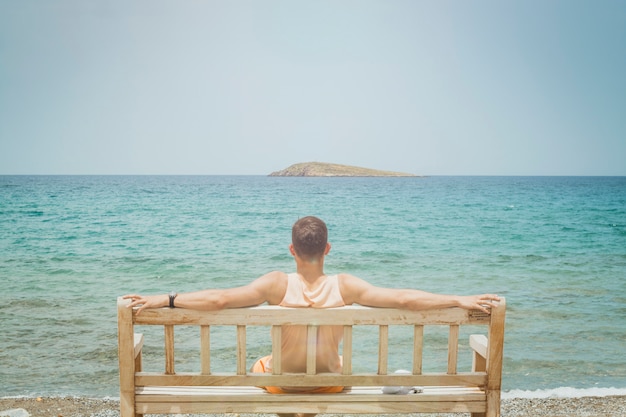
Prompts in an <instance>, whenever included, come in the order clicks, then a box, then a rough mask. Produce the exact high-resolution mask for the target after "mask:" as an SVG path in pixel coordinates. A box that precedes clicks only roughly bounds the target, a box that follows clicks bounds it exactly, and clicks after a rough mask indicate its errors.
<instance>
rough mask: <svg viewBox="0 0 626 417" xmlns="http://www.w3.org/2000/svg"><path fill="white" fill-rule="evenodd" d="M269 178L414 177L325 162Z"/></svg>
mask: <svg viewBox="0 0 626 417" xmlns="http://www.w3.org/2000/svg"><path fill="white" fill-rule="evenodd" d="M269 176H270V177H415V176H416V175H414V174H407V173H403V172H393V171H380V170H377V169H370V168H361V167H355V166H350V165H340V164H329V163H325V162H303V163H299V164H294V165H291V166H290V167H288V168H285V169H283V170H281V171H276V172H272V173H271V174H270V175H269Z"/></svg>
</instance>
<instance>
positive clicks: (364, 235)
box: [0, 176, 626, 397]
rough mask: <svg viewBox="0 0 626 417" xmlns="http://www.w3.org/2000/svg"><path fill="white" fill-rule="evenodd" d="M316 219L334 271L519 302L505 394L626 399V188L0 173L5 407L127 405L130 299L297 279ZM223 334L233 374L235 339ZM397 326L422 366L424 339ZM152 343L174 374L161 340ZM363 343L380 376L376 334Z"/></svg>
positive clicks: (261, 350) (430, 334)
mask: <svg viewBox="0 0 626 417" xmlns="http://www.w3.org/2000/svg"><path fill="white" fill-rule="evenodd" d="M307 215H314V216H318V217H320V218H322V219H323V220H325V221H326V223H327V224H328V228H329V241H330V242H331V244H332V250H331V252H330V253H329V255H328V257H327V258H326V264H325V267H326V272H327V273H328V274H332V273H338V272H349V273H351V274H354V275H357V276H359V277H361V278H363V279H365V280H368V281H369V282H371V283H373V284H375V285H378V286H387V287H394V288H417V289H421V290H425V291H429V292H435V293H448V294H475V293H486V292H489V293H497V294H499V295H501V296H503V297H506V300H507V318H506V335H505V351H504V365H503V390H504V396H505V397H506V396H509V397H545V396H586V395H617V394H620V395H624V394H626V177H496V176H484V177H472V176H432V177H405V178H311V177H298V178H296V177H267V176H0V282H1V287H0V325H1V332H0V396H5V397H6V396H58V395H76V396H88V397H118V396H119V385H118V364H117V333H116V332H117V317H116V314H117V313H116V299H117V297H118V296H120V295H124V294H128V293H140V294H159V293H166V292H169V291H171V290H176V291H178V292H186V291H195V290H201V289H206V288H225V287H232V286H240V285H245V284H247V283H249V282H250V281H251V280H253V279H255V278H257V277H259V276H261V275H263V274H264V273H266V272H269V271H273V270H282V271H286V272H291V271H293V270H294V268H295V265H294V262H293V259H292V257H291V255H290V254H289V250H288V246H289V244H290V239H291V234H290V233H291V226H292V225H293V223H294V222H295V221H296V220H298V218H301V217H303V216H307ZM265 330H266V329H260V330H258V331H252V334H251V335H250V336H249V337H248V343H249V346H248V360H249V361H250V363H252V362H253V361H254V360H255V359H256V358H257V357H259V356H261V355H263V354H268V353H269V331H265ZM471 330H472V331H473V329H471ZM215 331H216V332H217V335H216V336H213V335H212V338H211V340H212V344H213V345H212V352H214V354H215V355H216V356H217V358H216V359H215V364H216V365H215V366H217V367H218V368H219V366H222V365H220V363H222V362H224V363H226V359H225V358H227V357H228V356H229V355H230V356H231V357H232V355H233V351H234V345H233V342H232V340H234V339H233V337H230V336H229V335H228V332H229V331H230V329H219V328H218V329H215ZM477 331H478V332H480V331H482V329H480V328H478V329H477ZM392 332H396V334H397V335H398V336H397V342H395V344H394V345H392V346H391V347H390V351H392V352H393V354H390V356H391V357H390V360H389V365H390V368H391V369H392V370H393V368H397V369H402V368H406V367H407V366H409V365H407V362H406V360H405V359H403V355H404V354H406V352H407V351H408V350H409V349H410V348H409V346H410V336H411V334H412V331H411V330H410V329H406V328H404V327H401V326H400V328H398V329H392ZM145 334H146V339H147V340H146V348H145V350H146V357H145V361H146V365H145V366H146V367H147V368H148V369H151V368H150V367H153V366H154V367H155V368H157V369H156V370H160V369H158V368H159V367H161V369H162V367H163V364H162V363H161V362H162V360H161V359H159V357H160V356H159V355H162V337H163V335H162V331H161V330H157V329H154V328H153V327H150V328H146V329H145ZM392 335H393V333H392ZM466 336H467V335H465V334H462V344H463V346H462V347H461V349H460V352H459V358H460V359H459V360H460V363H459V370H460V371H463V370H466V369H465V367H466V366H469V365H467V364H468V363H469V362H471V358H470V351H469V348H468V347H467V346H466V345H467V344H468V343H467V340H466V339H465V337H466ZM356 337H357V335H355V338H356ZM358 337H362V338H363V341H362V342H359V343H358V345H357V346H358V349H362V357H361V359H360V360H359V362H358V363H355V365H354V366H355V370H357V371H358V370H359V369H361V368H363V369H364V370H369V368H368V367H371V366H375V362H376V356H375V355H376V353H377V350H376V331H375V330H373V331H371V332H365V333H364V334H362V335H359V336H358ZM425 337H426V338H427V339H428V338H430V339H432V343H431V344H432V346H433V347H432V348H429V349H426V351H425V353H424V355H425V357H424V368H425V371H433V372H435V371H437V370H438V369H439V368H440V367H441V366H443V369H444V371H445V361H446V358H447V356H446V351H445V344H446V340H445V337H446V336H445V332H444V333H443V334H442V333H441V331H440V329H438V328H434V329H432V330H429V329H427V332H426V336H425ZM197 339H198V334H197V331H196V329H184V331H183V332H181V333H180V334H179V333H177V361H179V362H177V370H190V371H193V370H199V363H198V361H199V359H198V356H199V354H198V349H199V346H198V342H197ZM394 340H395V339H394ZM429 346H430V344H429ZM358 349H355V350H358ZM355 355H356V353H355ZM160 361H161V362H160ZM223 366H226V365H223ZM218 370H219V369H218ZM467 370H468V369H467Z"/></svg>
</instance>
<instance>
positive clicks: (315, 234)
mask: <svg viewBox="0 0 626 417" xmlns="http://www.w3.org/2000/svg"><path fill="white" fill-rule="evenodd" d="M291 243H292V245H293V249H294V251H295V252H296V254H297V255H298V256H299V257H300V258H302V259H303V260H306V261H309V262H313V261H317V260H319V259H320V258H321V257H322V256H323V255H325V253H326V248H327V246H328V229H327V228H326V223H324V222H323V221H322V220H320V219H318V218H317V217H313V216H307V217H303V218H301V219H300V220H298V221H297V222H296V223H295V224H294V225H293V228H292V229H291Z"/></svg>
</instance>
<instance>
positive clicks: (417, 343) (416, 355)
mask: <svg viewBox="0 0 626 417" xmlns="http://www.w3.org/2000/svg"><path fill="white" fill-rule="evenodd" d="M423 356H424V326H421V325H416V326H414V327H413V373H414V374H415V375H419V374H421V373H422V357H423Z"/></svg>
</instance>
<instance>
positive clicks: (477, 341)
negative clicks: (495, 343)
mask: <svg viewBox="0 0 626 417" xmlns="http://www.w3.org/2000/svg"><path fill="white" fill-rule="evenodd" d="M469 343H470V347H471V348H472V350H473V351H474V352H476V353H477V354H479V355H480V356H482V357H483V358H485V359H486V358H487V337H486V336H485V335H483V334H473V335H471V336H470V338H469Z"/></svg>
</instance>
